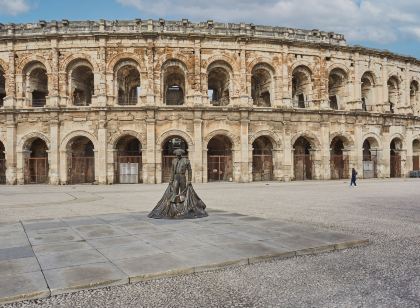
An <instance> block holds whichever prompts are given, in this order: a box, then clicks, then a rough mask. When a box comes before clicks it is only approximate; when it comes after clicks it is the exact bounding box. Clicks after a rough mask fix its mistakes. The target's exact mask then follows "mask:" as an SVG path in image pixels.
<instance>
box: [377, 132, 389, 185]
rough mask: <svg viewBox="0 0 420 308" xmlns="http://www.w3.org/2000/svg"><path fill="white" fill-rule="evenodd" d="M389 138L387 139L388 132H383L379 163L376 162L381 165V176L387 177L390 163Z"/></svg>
mask: <svg viewBox="0 0 420 308" xmlns="http://www.w3.org/2000/svg"><path fill="white" fill-rule="evenodd" d="M390 143H391V140H389V133H383V143H382V144H383V151H382V153H381V154H382V155H381V159H380V163H378V168H379V166H380V167H381V172H380V173H381V174H382V176H381V177H383V178H389V177H390V172H391V168H390V164H391V152H390V151H391V148H390Z"/></svg>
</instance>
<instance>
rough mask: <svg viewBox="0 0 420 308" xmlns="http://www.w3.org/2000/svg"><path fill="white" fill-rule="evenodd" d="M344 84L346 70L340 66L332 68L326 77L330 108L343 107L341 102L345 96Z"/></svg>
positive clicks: (345, 83) (345, 81) (345, 82)
mask: <svg viewBox="0 0 420 308" xmlns="http://www.w3.org/2000/svg"><path fill="white" fill-rule="evenodd" d="M346 85H347V74H346V72H345V71H343V70H342V69H340V68H335V69H333V70H332V71H331V72H330V76H329V78H328V97H329V102H330V108H331V109H334V110H338V109H343V105H342V104H343V103H344V98H345V96H346ZM340 107H341V108H340Z"/></svg>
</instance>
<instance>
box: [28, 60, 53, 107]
mask: <svg viewBox="0 0 420 308" xmlns="http://www.w3.org/2000/svg"><path fill="white" fill-rule="evenodd" d="M24 78H25V80H24V87H25V96H26V97H27V98H29V99H30V100H31V106H32V107H44V106H45V104H46V102H47V96H48V76H47V69H46V68H45V66H44V64H42V63H41V62H32V63H30V64H29V65H27V66H26V68H25V70H24Z"/></svg>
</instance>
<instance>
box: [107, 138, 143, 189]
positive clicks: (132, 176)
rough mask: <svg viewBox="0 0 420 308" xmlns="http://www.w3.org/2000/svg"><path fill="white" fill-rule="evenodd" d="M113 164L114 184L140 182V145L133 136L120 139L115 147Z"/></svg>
mask: <svg viewBox="0 0 420 308" xmlns="http://www.w3.org/2000/svg"><path fill="white" fill-rule="evenodd" d="M115 149H116V160H115V164H114V171H115V179H116V183H120V184H137V183H141V182H142V181H143V180H142V178H143V177H142V167H143V166H142V154H141V143H140V141H139V140H138V139H137V138H136V137H133V136H130V135H127V136H123V137H121V138H120V139H119V140H118V142H117V144H116V146H115Z"/></svg>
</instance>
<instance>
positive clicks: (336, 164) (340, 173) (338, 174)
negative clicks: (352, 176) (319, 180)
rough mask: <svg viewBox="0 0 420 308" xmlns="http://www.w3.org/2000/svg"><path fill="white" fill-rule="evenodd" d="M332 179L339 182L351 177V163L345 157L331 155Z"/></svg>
mask: <svg viewBox="0 0 420 308" xmlns="http://www.w3.org/2000/svg"><path fill="white" fill-rule="evenodd" d="M330 166H331V179H332V180H339V179H346V178H348V177H349V161H348V158H347V157H344V156H343V155H331V160H330Z"/></svg>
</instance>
